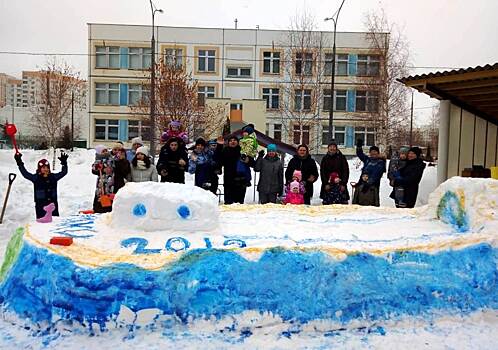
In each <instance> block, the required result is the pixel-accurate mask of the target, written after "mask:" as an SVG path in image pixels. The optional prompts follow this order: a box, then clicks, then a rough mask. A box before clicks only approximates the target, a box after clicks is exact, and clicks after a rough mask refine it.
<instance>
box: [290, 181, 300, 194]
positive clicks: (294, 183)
mask: <svg viewBox="0 0 498 350" xmlns="http://www.w3.org/2000/svg"><path fill="white" fill-rule="evenodd" d="M290 190H291V192H294V191H295V190H299V182H297V181H292V182H291V183H290Z"/></svg>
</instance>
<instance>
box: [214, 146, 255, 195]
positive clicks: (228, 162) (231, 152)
mask: <svg viewBox="0 0 498 350" xmlns="http://www.w3.org/2000/svg"><path fill="white" fill-rule="evenodd" d="M214 156H215V159H217V161H218V163H219V164H220V165H221V166H223V185H224V186H227V187H231V186H243V187H245V186H246V178H245V176H244V175H243V174H240V173H237V163H238V161H239V160H240V146H236V147H228V146H226V147H223V145H220V144H219V145H218V147H217V148H216V151H215V155H214ZM249 159H251V158H250V157H249ZM253 164H254V161H252V164H249V165H250V166H253Z"/></svg>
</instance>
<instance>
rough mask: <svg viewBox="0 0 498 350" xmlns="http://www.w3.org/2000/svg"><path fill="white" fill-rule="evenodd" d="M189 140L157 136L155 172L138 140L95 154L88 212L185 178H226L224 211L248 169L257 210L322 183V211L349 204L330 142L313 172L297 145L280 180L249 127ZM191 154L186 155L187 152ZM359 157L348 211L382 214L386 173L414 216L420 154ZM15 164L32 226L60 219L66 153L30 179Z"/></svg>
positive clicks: (199, 181)
mask: <svg viewBox="0 0 498 350" xmlns="http://www.w3.org/2000/svg"><path fill="white" fill-rule="evenodd" d="M188 142H189V139H188V135H187V133H186V132H185V131H183V130H182V125H181V123H180V122H178V121H172V122H171V123H170V124H169V127H168V128H167V130H165V131H164V132H163V134H162V135H161V143H162V144H163V146H162V147H161V151H160V153H159V158H158V161H157V164H155V165H154V164H153V162H152V161H151V158H150V157H149V149H148V148H147V147H146V146H145V145H144V143H143V142H142V140H141V138H140V137H136V138H134V139H132V148H131V149H129V150H126V149H125V148H124V145H123V143H122V142H119V141H118V142H116V143H115V144H114V145H113V146H112V147H111V148H110V149H109V148H108V147H106V146H104V145H98V146H96V147H95V161H94V163H93V164H92V173H93V174H95V175H96V176H97V181H96V188H95V196H94V200H93V211H94V212H96V213H104V212H109V211H111V210H112V201H113V198H114V195H115V194H116V193H117V192H118V191H119V189H120V188H122V187H123V186H124V185H125V183H126V182H145V181H155V182H157V181H161V182H174V183H185V173H186V172H188V173H190V174H193V175H194V177H195V180H194V183H195V186H198V187H200V188H203V189H205V190H207V191H211V192H213V193H214V194H217V191H218V186H219V183H218V178H219V176H220V175H221V174H223V187H224V189H223V195H224V202H225V204H233V203H241V204H242V203H244V199H245V194H246V190H247V188H248V187H250V186H251V182H252V176H251V173H252V171H251V168H252V169H254V171H255V172H258V173H259V181H258V184H257V190H258V193H259V202H260V203H261V204H266V203H278V202H282V203H284V204H311V198H312V197H313V187H314V183H315V182H316V181H317V180H318V179H319V178H321V179H322V184H321V189H320V198H321V199H322V201H323V204H325V205H328V204H348V203H349V200H350V199H351V197H350V193H349V191H348V182H349V165H348V162H347V160H346V157H345V156H344V155H343V154H342V153H341V151H340V150H339V148H338V147H337V144H336V143H334V142H331V143H330V144H329V145H328V152H327V154H326V155H325V156H324V157H323V159H322V161H321V163H320V171H319V170H318V167H317V163H316V161H315V159H313V157H312V156H311V155H310V152H309V149H308V146H307V145H304V144H303V145H299V146H298V147H297V152H296V155H295V156H294V157H293V158H292V159H291V160H290V162H289V164H288V165H287V169H286V170H285V172H284V165H283V160H282V159H281V158H280V156H279V154H278V152H277V146H276V145H275V144H270V145H268V146H267V148H266V152H265V150H260V151H259V152H258V142H257V138H256V134H255V130H254V126H253V125H252V124H249V125H247V126H245V127H244V128H243V129H242V137H241V138H240V139H239V138H238V137H236V136H230V137H228V139H227V142H226V143H225V140H224V138H223V137H221V136H220V137H218V138H217V139H215V140H208V141H206V140H204V139H202V138H199V139H197V140H196V141H195V144H194V145H193V146H192V147H191V148H190V149H187V144H188ZM188 151H190V154H189V152H188ZM356 154H357V156H358V157H359V158H360V160H361V161H362V162H363V168H362V173H361V177H360V179H358V181H357V182H351V185H352V187H353V194H352V203H353V204H358V205H368V206H379V190H380V182H381V178H382V176H383V174H384V173H386V172H387V177H388V179H389V181H390V185H391V186H392V187H393V190H392V193H391V196H390V197H391V198H392V199H393V200H394V201H395V204H396V206H397V207H400V208H413V207H414V206H415V203H416V199H417V194H418V186H419V183H420V180H421V178H422V174H423V171H424V168H425V163H424V162H423V161H422V159H421V157H420V156H421V150H420V148H418V147H412V148H406V147H402V148H401V149H400V150H399V156H398V157H396V158H394V159H391V162H390V164H389V169H386V160H385V159H384V158H383V157H381V155H380V152H379V149H378V147H376V146H372V147H370V149H369V153H368V155H366V154H365V153H364V152H363V141H362V140H358V141H357V144H356ZM14 158H15V160H16V162H17V165H18V166H19V169H20V171H21V174H22V175H23V176H24V177H25V178H26V179H28V180H30V181H32V182H33V183H34V189H35V191H34V192H35V208H36V216H37V218H41V217H43V216H44V215H45V211H44V209H43V208H44V207H45V206H46V205H48V204H49V203H54V204H55V210H54V212H53V215H58V203H57V182H58V181H59V180H60V179H61V178H62V177H64V176H65V175H66V174H67V171H68V168H67V158H68V156H67V155H66V154H65V153H62V154H61V156H60V157H59V159H60V161H61V164H62V171H61V172H59V173H56V174H53V173H51V171H50V164H49V162H48V161H47V160H46V159H42V160H40V161H39V162H38V167H37V171H36V173H35V174H31V173H29V172H28V171H27V170H26V168H25V167H24V163H23V161H22V155H21V154H19V153H18V154H16V155H15V157H14Z"/></svg>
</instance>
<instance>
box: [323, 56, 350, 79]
mask: <svg viewBox="0 0 498 350" xmlns="http://www.w3.org/2000/svg"><path fill="white" fill-rule="evenodd" d="M333 57H334V55H333V54H331V53H326V54H325V66H324V68H325V69H324V74H325V75H329V76H330V75H332V58H333ZM348 59H349V56H348V54H340V55H337V56H336V64H335V67H336V68H335V69H336V70H335V74H336V75H348Z"/></svg>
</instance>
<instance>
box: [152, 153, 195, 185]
mask: <svg viewBox="0 0 498 350" xmlns="http://www.w3.org/2000/svg"><path fill="white" fill-rule="evenodd" d="M180 159H183V161H184V162H185V164H186V165H185V166H181V165H180V164H179V163H178V161H179V160H180ZM187 164H188V155H187V152H186V151H185V150H184V149H181V148H178V149H177V150H176V151H175V152H173V151H171V149H169V144H166V145H164V146H163V147H162V148H161V152H160V153H159V160H158V161H157V172H158V173H159V174H161V171H162V170H166V171H167V172H168V174H167V175H166V176H162V175H161V182H175V183H181V184H183V183H185V171H186V169H187Z"/></svg>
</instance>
